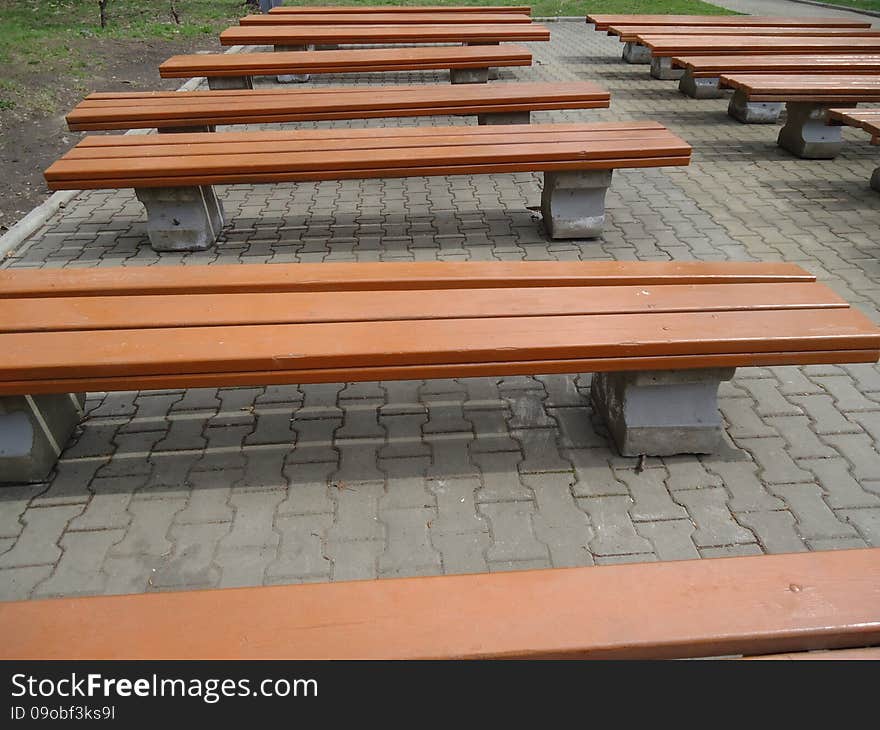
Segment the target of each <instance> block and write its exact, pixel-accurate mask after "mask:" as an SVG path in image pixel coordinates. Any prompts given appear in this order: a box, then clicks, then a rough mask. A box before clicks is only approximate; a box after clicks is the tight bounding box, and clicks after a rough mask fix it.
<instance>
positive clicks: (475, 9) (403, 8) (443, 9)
mask: <svg viewBox="0 0 880 730" xmlns="http://www.w3.org/2000/svg"><path fill="white" fill-rule="evenodd" d="M269 12H270V13H275V14H281V15H284V14H290V15H310V14H313V13H319V14H321V15H328V14H333V15H335V14H336V13H343V14H351V13H371V14H372V13H389V12H393V13H394V14H395V15H398V14H399V15H405V14H408V13H434V12H437V13H516V14H520V15H522V14H525V15H531V12H532V8H531V7H530V6H528V5H352V6H345V5H277V6H276V7H274V8H270V9H269Z"/></svg>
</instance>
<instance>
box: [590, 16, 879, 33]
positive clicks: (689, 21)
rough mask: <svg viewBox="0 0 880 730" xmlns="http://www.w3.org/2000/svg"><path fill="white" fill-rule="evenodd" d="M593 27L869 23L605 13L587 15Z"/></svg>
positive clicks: (852, 25) (864, 25)
mask: <svg viewBox="0 0 880 730" xmlns="http://www.w3.org/2000/svg"><path fill="white" fill-rule="evenodd" d="M587 22H588V23H594V24H595V25H596V30H607V29H608V27H609V26H611V25H615V26H619V25H664V26H671V27H678V26H687V25H697V26H699V25H735V26H743V27H748V26H756V27H757V26H795V27H802V28H811V27H812V28H834V27H838V28H869V27H871V23H869V22H865V21H861V20H852V19H849V18H839V17H837V18H817V17H803V18H792V17H786V16H778V15H609V14H593V13H591V14H590V15H588V16H587Z"/></svg>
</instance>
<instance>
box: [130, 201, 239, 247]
mask: <svg viewBox="0 0 880 730" xmlns="http://www.w3.org/2000/svg"><path fill="white" fill-rule="evenodd" d="M135 194H136V195H137V197H138V200H140V201H141V203H143V204H144V207H145V208H146V209H147V233H148V234H149V236H150V243H151V244H152V246H153V250H154V251H203V250H204V249H206V248H210V247H211V246H212V245H213V244H214V242H215V241H216V240H217V237H218V236H219V235H220V231H221V230H223V204H222V203H221V202H220V199H219V198H218V197H217V194H216V193H215V192H214V188H213V187H211V186H210V185H201V186H193V187H179V188H137V189H136V190H135Z"/></svg>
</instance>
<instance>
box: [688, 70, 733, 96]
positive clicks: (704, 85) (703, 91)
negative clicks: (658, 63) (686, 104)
mask: <svg viewBox="0 0 880 730" xmlns="http://www.w3.org/2000/svg"><path fill="white" fill-rule="evenodd" d="M720 81H721V79H720V78H719V77H718V76H710V77H707V78H703V77H698V78H694V75H693V74H692V73H691V71H690V69H685V72H684V76H682V77H681V80H680V81H679V82H678V90H679V91H680V92H681V93H682V94H684V95H685V96H689V97H690V98H691V99H719V98H721V97H722V96H724V92H723V91H722V90H721V87H720V86H719V85H718V83H719V82H720Z"/></svg>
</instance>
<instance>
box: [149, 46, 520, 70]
mask: <svg viewBox="0 0 880 730" xmlns="http://www.w3.org/2000/svg"><path fill="white" fill-rule="evenodd" d="M531 63H532V54H531V52H530V51H529V50H528V49H527V48H524V47H522V46H516V45H497V46H418V47H415V48H391V49H389V48H357V49H354V48H349V49H345V50H340V51H279V52H278V53H264V52H260V53H222V54H203V53H195V54H191V55H179V56H172V57H171V58H169V59H167V60H165V61H163V62H162V63H161V64H160V65H159V75H160V76H161V77H162V78H188V77H191V76H213V77H216V76H271V75H274V74H278V73H346V72H365V71H410V70H416V71H417V70H430V69H446V68H486V67H489V66H529V65H531Z"/></svg>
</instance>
